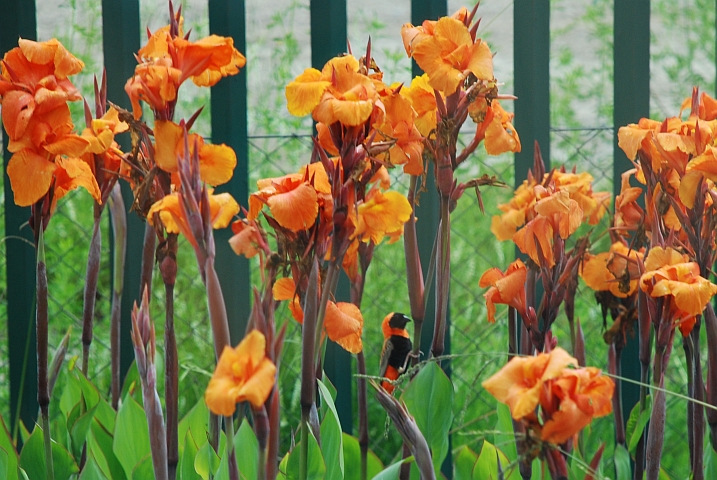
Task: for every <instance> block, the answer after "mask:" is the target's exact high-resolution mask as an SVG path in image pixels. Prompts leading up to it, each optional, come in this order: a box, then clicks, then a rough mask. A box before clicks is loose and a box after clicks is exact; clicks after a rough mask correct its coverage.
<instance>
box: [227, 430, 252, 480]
mask: <svg viewBox="0 0 717 480" xmlns="http://www.w3.org/2000/svg"><path fill="white" fill-rule="evenodd" d="M224 426H225V429H226V431H227V449H228V451H229V461H228V464H229V479H230V480H239V467H238V465H237V454H236V449H235V448H234V418H232V417H231V416H229V417H224ZM259 465H261V462H260V463H259ZM259 468H261V466H259Z"/></svg>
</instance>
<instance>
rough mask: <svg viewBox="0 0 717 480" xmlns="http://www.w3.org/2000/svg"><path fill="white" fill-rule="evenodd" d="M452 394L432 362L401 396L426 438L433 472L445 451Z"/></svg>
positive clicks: (448, 381) (442, 375)
mask: <svg viewBox="0 0 717 480" xmlns="http://www.w3.org/2000/svg"><path fill="white" fill-rule="evenodd" d="M453 396H454V392H453V384H452V383H451V381H450V379H449V378H448V377H447V376H446V374H445V373H444V372H443V370H441V367H439V366H438V364H437V363H435V362H431V363H429V364H427V365H426V366H425V367H423V369H421V371H420V372H418V375H416V376H415V377H414V378H413V380H411V382H410V383H409V384H408V386H407V387H406V389H405V390H404V391H403V395H402V396H401V400H403V401H404V402H405V404H406V408H407V409H408V411H409V413H410V414H411V415H413V418H414V419H415V420H416V424H417V425H418V428H419V429H420V430H421V433H423V436H424V437H425V438H426V442H427V443H428V447H429V448H430V449H431V455H432V457H433V466H434V468H435V470H436V471H439V470H440V468H441V463H443V459H444V458H445V457H446V454H447V453H448V431H449V430H450V428H451V423H452V422H453Z"/></svg>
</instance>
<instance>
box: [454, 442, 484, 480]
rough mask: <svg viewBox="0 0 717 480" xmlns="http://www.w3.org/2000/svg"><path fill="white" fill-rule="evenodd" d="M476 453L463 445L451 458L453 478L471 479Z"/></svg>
mask: <svg viewBox="0 0 717 480" xmlns="http://www.w3.org/2000/svg"><path fill="white" fill-rule="evenodd" d="M477 461H478V454H476V453H475V452H474V451H473V450H471V449H470V448H468V446H466V445H464V446H462V447H461V449H460V450H459V451H458V455H456V457H455V459H454V460H453V462H454V463H453V480H472V479H473V469H474V467H475V465H476V462H477Z"/></svg>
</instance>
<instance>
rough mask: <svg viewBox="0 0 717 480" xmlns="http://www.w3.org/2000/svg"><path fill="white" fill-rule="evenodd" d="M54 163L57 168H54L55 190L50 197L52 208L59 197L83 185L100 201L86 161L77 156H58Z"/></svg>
mask: <svg viewBox="0 0 717 480" xmlns="http://www.w3.org/2000/svg"><path fill="white" fill-rule="evenodd" d="M55 164H56V165H57V170H55V185H54V189H55V191H54V195H53V198H52V203H53V209H54V206H55V205H56V204H57V201H58V200H59V199H61V198H62V197H64V196H65V195H66V194H67V193H68V192H70V191H72V190H74V189H76V188H77V187H83V188H84V189H85V190H87V191H88V192H89V193H90V195H92V198H94V199H95V200H96V201H97V203H102V194H101V193H100V187H99V185H97V180H96V179H95V176H94V175H93V173H92V170H91V169H90V166H89V165H87V163H86V162H84V161H82V160H81V159H79V158H72V157H68V158H62V157H58V158H57V159H56V160H55Z"/></svg>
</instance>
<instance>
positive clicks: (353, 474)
mask: <svg viewBox="0 0 717 480" xmlns="http://www.w3.org/2000/svg"><path fill="white" fill-rule="evenodd" d="M342 443H343V446H344V448H343V452H344V480H360V479H361V447H360V446H359V443H358V439H357V438H356V437H352V436H351V435H349V434H348V433H343V434H342ZM366 464H367V465H366V478H373V477H374V476H375V475H378V473H379V472H380V471H381V470H383V463H381V460H379V458H378V457H377V456H376V454H375V453H373V452H372V451H371V450H369V451H368V457H367V459H366Z"/></svg>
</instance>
